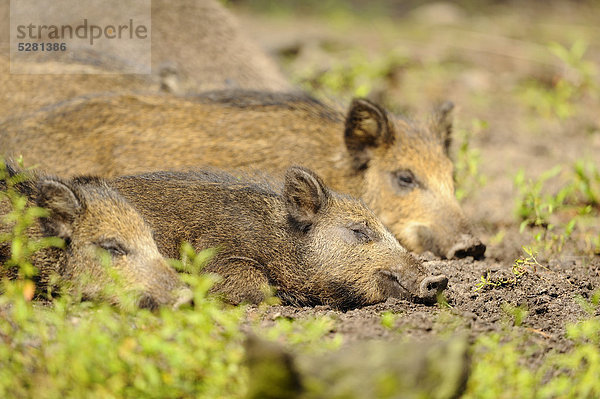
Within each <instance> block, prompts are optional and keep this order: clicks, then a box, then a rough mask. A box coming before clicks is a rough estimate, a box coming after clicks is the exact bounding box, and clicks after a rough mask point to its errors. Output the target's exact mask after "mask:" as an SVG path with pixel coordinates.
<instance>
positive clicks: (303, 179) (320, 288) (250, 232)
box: [110, 167, 448, 309]
mask: <svg viewBox="0 0 600 399" xmlns="http://www.w3.org/2000/svg"><path fill="white" fill-rule="evenodd" d="M110 185H111V186H112V187H114V188H115V189H117V190H118V191H119V192H120V193H121V195H123V196H124V197H125V198H127V199H128V200H129V201H130V202H131V203H132V204H133V205H134V206H135V207H136V208H137V209H138V210H139V211H140V213H141V214H142V215H143V216H144V218H146V220H147V221H148V223H150V225H151V226H152V228H153V229H154V231H155V232H156V242H157V245H158V248H159V250H160V251H161V253H162V254H163V255H165V256H169V257H176V256H178V255H179V248H180V245H181V243H182V242H183V241H187V242H189V243H191V244H192V246H193V247H194V248H195V249H196V250H202V249H205V248H213V247H214V248H217V254H216V256H214V257H213V258H212V259H211V260H210V261H209V264H208V265H207V267H206V269H205V270H206V271H207V272H213V273H216V274H218V275H220V276H221V277H222V280H221V281H220V282H218V283H217V284H216V286H215V287H214V290H215V291H216V292H220V293H223V294H224V295H225V297H226V299H227V300H228V301H230V302H232V303H239V302H251V303H257V302H260V301H261V300H263V299H264V294H265V289H268V288H271V289H274V291H275V293H276V295H277V296H278V297H279V298H281V299H282V301H283V302H284V303H287V304H291V305H297V306H313V305H319V304H324V305H330V306H332V307H335V308H339V309H348V308H354V307H358V306H362V305H367V304H372V303H376V302H381V301H384V300H385V299H387V298H388V297H401V298H411V299H415V300H417V301H423V302H433V301H435V300H436V298H437V295H438V294H439V293H440V292H441V291H443V290H444V289H445V288H446V285H447V282H448V280H447V278H446V277H445V276H443V275H438V276H428V275H427V273H426V272H425V270H424V269H423V267H422V266H421V265H420V264H419V263H418V262H417V261H416V259H415V258H414V257H412V256H411V255H410V254H409V253H408V252H407V251H406V250H405V249H404V248H403V247H401V246H400V244H399V243H398V241H397V240H396V239H395V238H394V236H393V235H392V234H391V233H390V232H389V231H388V230H387V229H386V228H385V226H384V225H383V224H382V223H381V222H380V221H379V219H377V217H376V216H375V214H373V212H371V211H370V210H369V209H368V208H367V207H366V206H364V204H363V203H362V202H360V201H358V200H356V199H353V198H351V197H348V196H345V195H341V194H337V193H335V192H333V191H331V190H329V189H328V188H327V187H326V186H325V185H324V183H323V182H322V181H321V179H320V178H319V177H318V176H317V175H315V174H314V173H312V172H311V171H309V170H307V169H304V168H300V167H291V168H289V169H288V170H287V172H286V174H285V180H284V187H283V189H282V190H281V189H278V188H275V187H274V186H273V184H272V183H270V182H269V180H268V179H266V178H262V179H257V178H242V179H238V178H236V177H234V176H233V175H228V174H225V173H223V172H214V171H204V172H203V171H191V172H154V173H148V174H142V175H133V176H125V177H119V178H117V179H115V180H112V181H111V182H110Z"/></svg>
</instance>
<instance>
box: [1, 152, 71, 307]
mask: <svg viewBox="0 0 600 399" xmlns="http://www.w3.org/2000/svg"><path fill="white" fill-rule="evenodd" d="M17 165H20V166H21V167H22V161H21V162H19V161H17ZM26 179H27V176H26V174H23V173H17V174H15V175H14V176H10V174H9V173H8V171H7V169H6V164H5V162H4V160H3V159H2V158H0V188H2V190H0V201H8V203H9V207H10V210H9V211H8V213H6V214H5V215H2V220H0V223H2V224H4V225H5V227H4V228H2V229H1V230H0V245H2V244H3V243H9V244H10V258H9V259H7V260H6V261H5V263H4V264H3V265H1V266H2V267H4V268H14V269H16V270H18V275H19V277H20V278H21V279H25V280H27V282H26V283H25V285H24V288H25V289H26V291H27V292H28V294H27V296H29V297H31V296H32V294H33V290H34V289H35V287H34V286H33V283H32V282H31V278H32V277H34V276H35V275H37V269H36V268H35V267H34V266H33V265H32V264H31V262H30V258H31V256H32V255H33V254H34V253H35V252H37V251H39V250H40V249H43V248H47V247H62V246H63V245H64V243H63V241H62V240H61V239H60V238H58V237H41V238H32V237H30V236H29V235H28V234H27V231H28V229H29V228H30V227H31V226H32V225H33V224H34V223H36V220H37V219H38V218H40V217H44V216H48V211H47V210H45V209H43V208H39V207H36V206H30V204H28V203H27V198H26V197H25V196H23V195H21V194H20V193H19V192H18V191H17V190H16V189H15V186H16V185H18V184H19V183H23V182H24V181H25V180H26Z"/></svg>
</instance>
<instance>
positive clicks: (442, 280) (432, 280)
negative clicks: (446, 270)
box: [420, 274, 448, 302]
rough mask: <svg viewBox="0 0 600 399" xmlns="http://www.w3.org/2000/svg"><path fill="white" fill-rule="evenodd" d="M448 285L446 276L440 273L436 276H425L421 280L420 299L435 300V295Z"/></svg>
mask: <svg viewBox="0 0 600 399" xmlns="http://www.w3.org/2000/svg"><path fill="white" fill-rule="evenodd" d="M446 287H448V277H446V276H444V275H443V274H440V275H438V276H431V277H426V278H424V279H423V281H421V287H420V288H421V289H420V291H421V292H420V294H421V299H422V300H423V301H425V302H435V301H436V300H437V296H438V295H439V294H440V293H441V292H442V291H444V290H445V289H446Z"/></svg>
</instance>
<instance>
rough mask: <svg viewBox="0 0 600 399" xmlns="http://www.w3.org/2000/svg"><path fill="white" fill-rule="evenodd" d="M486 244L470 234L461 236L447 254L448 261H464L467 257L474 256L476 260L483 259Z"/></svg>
mask: <svg viewBox="0 0 600 399" xmlns="http://www.w3.org/2000/svg"><path fill="white" fill-rule="evenodd" d="M485 250H486V247H485V244H483V243H482V242H481V241H479V239H478V238H476V237H473V236H472V235H470V234H463V235H461V237H460V239H459V240H458V242H457V243H456V244H454V245H453V246H452V248H450V250H449V251H448V253H447V254H446V258H448V259H462V258H466V257H467V256H472V257H473V258H475V259H481V258H483V257H484V255H485Z"/></svg>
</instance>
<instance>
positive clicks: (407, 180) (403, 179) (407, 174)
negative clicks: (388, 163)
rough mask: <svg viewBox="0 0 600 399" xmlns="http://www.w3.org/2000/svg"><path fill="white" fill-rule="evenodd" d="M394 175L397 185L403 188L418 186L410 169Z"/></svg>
mask: <svg viewBox="0 0 600 399" xmlns="http://www.w3.org/2000/svg"><path fill="white" fill-rule="evenodd" d="M393 175H394V179H395V181H396V183H397V184H398V186H400V187H401V188H413V187H416V186H417V184H418V183H417V180H416V178H415V175H414V174H413V172H412V171H410V170H408V169H404V170H398V171H396V172H394V173H393Z"/></svg>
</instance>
